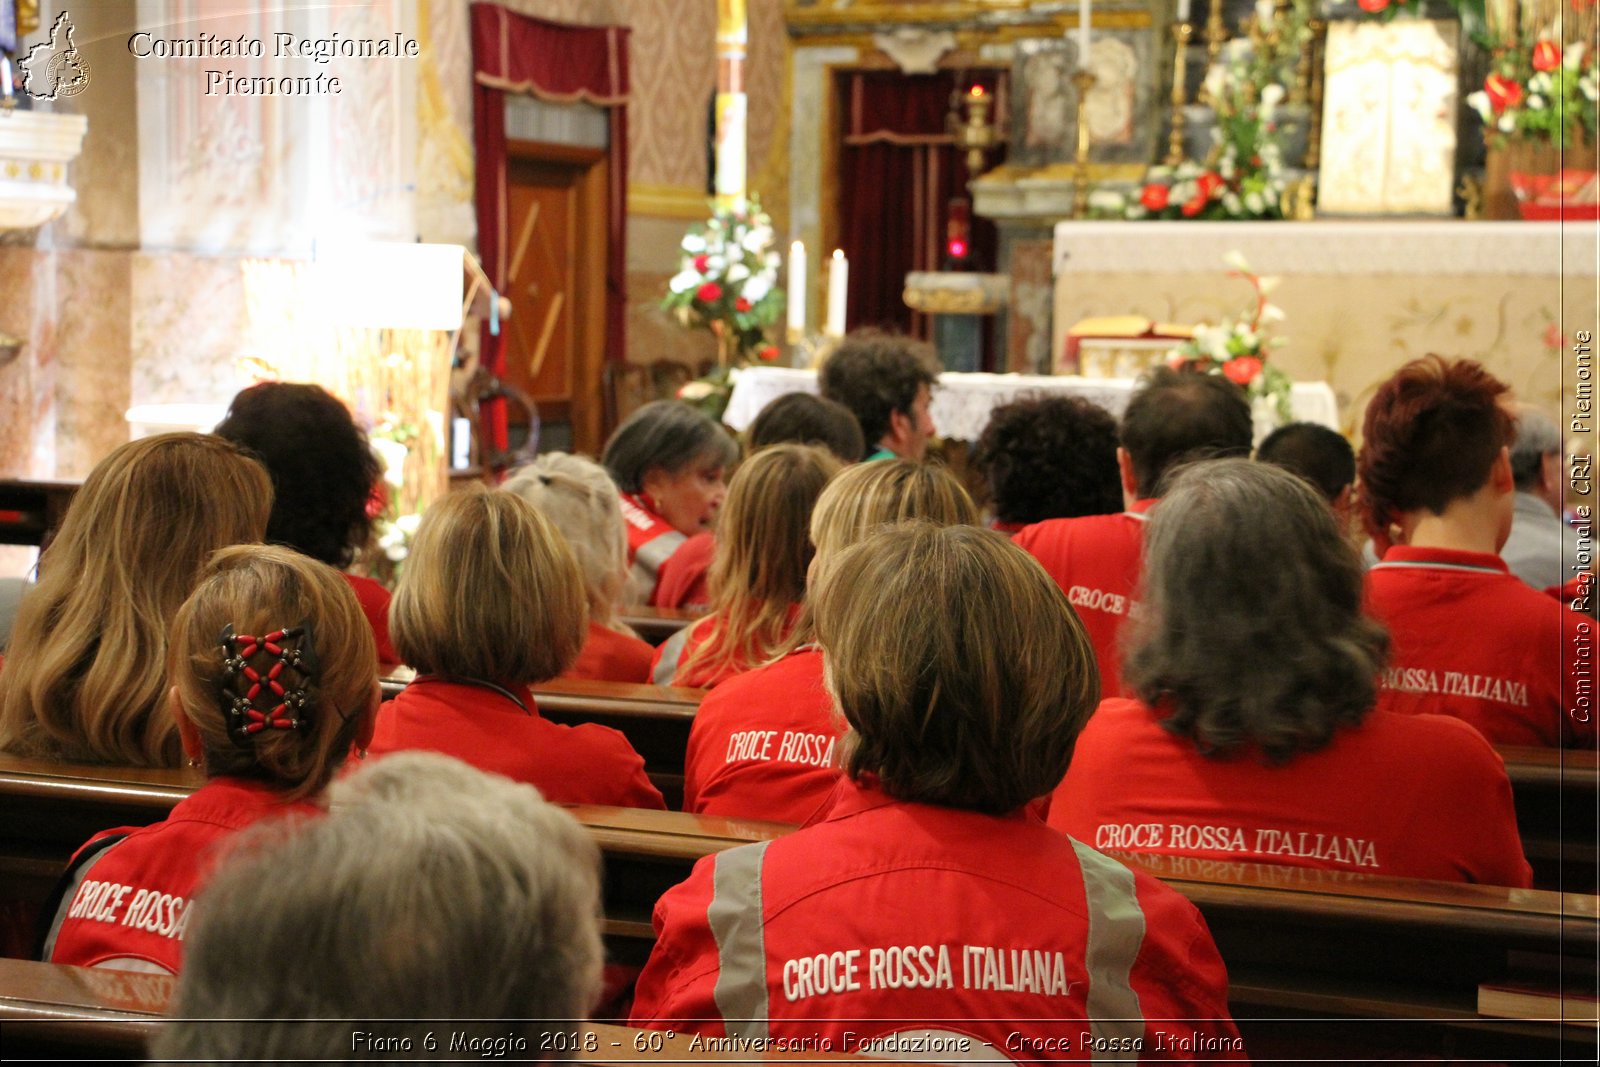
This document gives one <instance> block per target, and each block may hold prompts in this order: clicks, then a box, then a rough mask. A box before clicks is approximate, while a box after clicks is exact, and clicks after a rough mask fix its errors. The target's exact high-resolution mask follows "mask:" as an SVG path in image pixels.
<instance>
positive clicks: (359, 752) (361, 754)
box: [356, 748, 367, 759]
mask: <svg viewBox="0 0 1600 1067" xmlns="http://www.w3.org/2000/svg"><path fill="white" fill-rule="evenodd" d="M366 758H367V750H366V749H364V748H358V749H356V759H366Z"/></svg>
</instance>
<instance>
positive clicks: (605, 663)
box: [501, 452, 656, 684]
mask: <svg viewBox="0 0 1600 1067" xmlns="http://www.w3.org/2000/svg"><path fill="white" fill-rule="evenodd" d="M501 488H502V489H504V490H506V491H507V492H509V493H515V494H516V495H517V496H520V497H521V498H522V499H524V500H526V501H527V502H528V503H530V504H532V505H533V506H534V508H536V509H537V510H538V511H539V512H540V514H542V515H544V517H545V518H547V519H549V520H550V522H551V524H552V525H554V526H555V528H556V529H557V530H559V531H561V536H562V537H564V538H566V540H567V544H568V546H570V547H571V549H572V554H573V555H574V556H575V557H577V560H578V567H579V569H580V570H582V571H583V584H584V587H585V589H586V590H587V591H588V594H589V634H588V636H587V637H586V638H584V642H583V649H582V650H581V651H580V652H579V653H578V659H577V662H575V663H574V664H573V665H572V666H570V667H568V668H567V669H566V670H565V671H563V672H562V673H561V677H563V678H593V679H597V680H599V681H604V682H637V683H641V684H642V683H644V682H648V681H649V680H650V664H651V661H652V660H654V658H655V653H656V650H655V649H654V648H651V647H650V645H649V643H647V642H645V641H643V640H640V638H639V635H638V634H636V633H634V632H633V630H632V629H631V628H630V627H629V626H628V625H627V624H626V623H624V622H623V621H622V620H621V619H620V618H619V617H618V615H617V605H618V602H619V601H620V600H621V599H622V592H623V588H624V586H625V585H626V584H627V581H628V537H627V534H626V533H625V532H624V529H623V522H622V508H621V506H620V505H619V504H618V503H617V484H616V483H615V482H613V481H612V480H611V476H610V475H609V474H607V473H606V471H605V468H604V467H602V466H600V465H599V464H598V463H596V462H595V461H594V460H592V459H588V458H586V457H584V456H572V455H568V454H567V453H565V452H549V453H546V454H545V455H542V456H540V457H539V458H538V459H536V460H534V461H533V462H532V463H530V464H528V465H527V466H526V467H522V468H519V469H518V470H517V471H516V472H515V473H514V474H512V476H511V477H510V478H509V479H507V480H506V483H505V484H504V485H503V486H501Z"/></svg>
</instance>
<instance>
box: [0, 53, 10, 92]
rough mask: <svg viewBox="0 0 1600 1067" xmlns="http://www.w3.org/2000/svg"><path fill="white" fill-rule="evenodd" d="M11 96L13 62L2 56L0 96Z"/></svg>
mask: <svg viewBox="0 0 1600 1067" xmlns="http://www.w3.org/2000/svg"><path fill="white" fill-rule="evenodd" d="M10 95H11V60H9V59H7V58H6V57H5V56H0V96H10Z"/></svg>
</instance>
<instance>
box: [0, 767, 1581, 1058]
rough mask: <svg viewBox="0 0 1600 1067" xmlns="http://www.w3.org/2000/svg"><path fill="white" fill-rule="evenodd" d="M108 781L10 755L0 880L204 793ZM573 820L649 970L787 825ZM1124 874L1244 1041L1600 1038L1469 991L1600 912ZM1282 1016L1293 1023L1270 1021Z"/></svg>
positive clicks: (1564, 962) (55, 861)
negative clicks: (687, 906) (81, 822)
mask: <svg viewBox="0 0 1600 1067" xmlns="http://www.w3.org/2000/svg"><path fill="white" fill-rule="evenodd" d="M71 770H72V771H80V770H81V771H88V772H94V771H96V770H97V769H94V768H83V769H78V768H73V769H71ZM98 770H99V773H98V776H96V775H95V774H93V773H91V774H90V776H89V777H87V778H74V777H73V775H72V773H69V771H68V770H66V769H63V768H60V767H56V766H50V765H46V766H42V767H41V766H29V765H26V761H18V760H15V759H14V758H12V757H0V801H4V803H5V805H6V809H7V811H8V814H9V812H10V811H11V810H12V809H13V808H14V807H17V806H19V805H20V806H23V807H26V806H30V805H31V810H30V813H29V816H28V818H26V819H17V818H7V819H5V820H4V825H5V828H4V831H3V833H4V840H3V843H0V848H3V850H4V851H3V853H0V871H3V872H4V874H5V875H6V877H5V878H4V879H0V881H3V884H4V885H5V892H6V893H7V894H14V893H17V892H18V891H19V890H20V889H21V888H24V886H23V884H22V883H23V880H22V879H19V878H16V877H14V876H13V874H14V870H15V868H14V863H15V860H16V859H17V850H18V849H19V848H20V849H22V850H23V856H22V858H23V859H24V860H26V859H28V858H29V856H30V855H31V856H32V857H34V858H35V859H37V860H39V861H40V862H41V863H43V864H45V865H46V869H43V870H38V871H36V872H35V873H37V874H42V875H45V877H44V878H43V879H42V888H43V890H44V891H48V889H49V888H50V886H51V885H52V884H53V882H54V878H55V877H56V876H57V875H58V874H59V872H60V870H61V869H63V868H64V865H65V863H66V859H67V857H68V855H69V854H70V852H71V851H72V849H74V848H75V847H76V846H77V845H78V844H79V843H80V842H81V841H82V840H83V839H84V837H86V836H88V835H87V834H79V833H77V832H76V830H74V831H73V832H72V833H71V834H70V835H68V836H67V837H66V838H64V839H62V838H61V837H60V835H59V830H57V831H55V832H56V833H57V840H56V841H55V842H54V844H53V846H52V845H51V842H50V840H49V839H50V835H51V833H52V827H54V826H58V825H59V824H57V823H55V822H54V821H53V812H54V810H55V809H54V808H53V807H52V801H55V802H56V804H57V805H58V806H59V810H60V811H61V812H63V813H64V815H65V817H66V821H68V822H70V818H71V812H72V811H73V810H74V809H75V808H78V807H81V806H83V805H85V804H87V803H89V802H90V798H92V797H94V796H102V797H104V798H105V799H106V801H107V803H108V805H113V804H114V805H121V813H120V816H119V817H121V818H122V819H123V821H136V820H134V819H132V818H130V817H131V816H136V815H140V814H141V813H142V815H143V816H144V817H145V819H146V821H148V820H151V819H156V818H160V817H161V816H162V815H163V814H164V812H165V809H167V808H170V805H171V804H172V803H174V802H175V801H176V799H177V798H178V797H180V796H182V795H183V794H184V793H186V792H187V791H188V790H190V789H192V788H193V787H194V785H195V784H197V783H196V780H195V779H193V778H192V776H187V775H185V774H184V773H183V772H162V771H139V772H131V773H130V772H127V771H121V772H119V771H115V770H105V769H98ZM572 811H573V813H574V815H575V816H576V817H577V818H578V819H579V820H580V821H581V822H582V823H583V824H584V825H585V826H586V827H587V828H588V829H589V831H590V832H591V833H592V834H594V836H595V839H596V840H597V842H598V843H599V844H600V846H601V849H602V851H603V854H604V857H605V864H606V870H605V888H606V926H605V931H606V936H607V941H608V945H609V946H610V950H611V954H612V956H613V958H615V959H617V960H618V961H620V962H631V963H640V962H642V961H643V960H644V958H645V957H646V956H647V955H648V952H649V950H650V946H651V944H652V943H653V936H654V935H653V930H652V928H651V926H650V922H649V917H650V912H651V910H652V909H653V907H654V904H655V901H656V899H657V898H658V897H659V895H660V893H661V892H662V891H663V890H665V889H666V888H668V887H670V886H671V885H674V884H676V883H677V882H678V881H681V880H682V878H683V877H685V876H686V875H687V874H688V871H689V869H690V868H691V867H692V866H693V864H694V862H695V861H696V860H698V859H699V858H701V857H703V856H707V855H711V854H713V853H715V852H717V851H719V850H721V849H723V848H728V847H734V846H737V845H741V844H747V843H750V842H753V841H762V840H769V839H771V838H773V837H775V836H778V835H781V834H783V833H785V832H787V831H788V830H789V828H788V827H786V826H783V825H781V824H773V823H760V822H752V821H746V820H732V819H722V818H713V817H706V816H694V815H686V814H683V813H677V812H650V811H637V810H633V809H625V808H600V807H589V806H577V807H574V808H573V809H572ZM78 817H80V818H81V815H80V816H78ZM113 821H115V820H113ZM101 822H102V824H104V823H105V820H101ZM19 824H26V825H19ZM30 848H31V849H32V851H31V852H29V851H28V849H30ZM1124 859H1127V857H1124ZM1132 862H1134V863H1136V864H1137V865H1139V866H1141V867H1145V868H1146V869H1148V870H1150V872H1151V873H1153V874H1155V875H1156V876H1158V877H1161V878H1163V879H1164V880H1165V881H1166V882H1167V883H1168V884H1169V885H1171V886H1172V887H1173V888H1175V889H1177V890H1178V891H1179V892H1181V893H1183V894H1184V895H1185V896H1187V897H1188V898H1189V899H1190V900H1192V901H1193V902H1194V903H1195V905H1196V906H1197V907H1199V908H1200V910H1201V912H1202V914H1203V915H1204V916H1205V918H1206V921H1207V923H1208V924H1209V925H1210V927H1211V931H1212V934H1213V936H1214V937H1215V938H1216V941H1217V944H1218V947H1219V949H1220V950H1221V952H1222V955H1223V958H1224V960H1225V961H1226V962H1227V964H1228V967H1229V971H1230V975H1231V978H1232V1007H1233V1010H1234V1012H1235V1014H1236V1015H1237V1016H1238V1017H1239V1018H1240V1019H1241V1020H1260V1021H1259V1022H1249V1023H1248V1025H1246V1030H1247V1038H1248V1039H1249V1040H1250V1041H1252V1042H1261V1043H1264V1044H1270V1043H1271V1042H1273V1041H1277V1042H1279V1043H1280V1044H1282V1046H1283V1047H1286V1048H1290V1049H1293V1048H1297V1047H1300V1046H1301V1045H1303V1044H1304V1043H1305V1042H1306V1041H1307V1040H1309V1039H1310V1037H1309V1035H1310V1034H1312V1033H1313V1031H1314V1032H1315V1033H1316V1034H1323V1033H1324V1032H1326V1038H1325V1039H1326V1041H1328V1042H1331V1043H1333V1044H1332V1045H1330V1046H1329V1047H1333V1046H1334V1045H1338V1044H1339V1043H1341V1042H1342V1043H1344V1045H1345V1046H1346V1047H1347V1046H1348V1045H1349V1043H1350V1042H1352V1041H1355V1042H1365V1043H1366V1044H1365V1045H1364V1046H1363V1047H1367V1046H1371V1047H1374V1048H1380V1049H1381V1050H1385V1051H1388V1052H1393V1051H1394V1050H1396V1049H1402V1050H1404V1051H1406V1052H1407V1053H1414V1054H1416V1055H1439V1054H1445V1053H1448V1054H1451V1055H1468V1054H1469V1053H1468V1050H1470V1056H1471V1058H1479V1057H1482V1056H1487V1057H1490V1058H1526V1057H1527V1056H1528V1055H1529V1054H1530V1053H1531V1054H1532V1055H1535V1056H1553V1055H1555V1054H1557V1053H1567V1054H1572V1051H1573V1049H1574V1048H1576V1049H1577V1051H1578V1053H1583V1052H1584V1051H1585V1050H1592V1048H1593V1043H1594V1030H1593V1029H1585V1028H1583V1027H1581V1026H1575V1025H1573V1024H1570V1023H1569V1024H1562V1023H1560V1022H1551V1021H1502V1020H1487V1019H1483V1018H1480V1017H1479V1016H1478V1015H1477V1013H1476V1003H1477V1002H1476V993H1477V986H1478V984H1479V983H1481V982H1498V981H1504V980H1507V979H1508V978H1516V977H1519V976H1520V972H1521V970H1522V969H1523V968H1525V967H1534V968H1535V969H1542V968H1556V967H1564V966H1569V965H1570V964H1571V961H1572V960H1574V959H1577V960H1580V961H1581V960H1588V961H1591V962H1590V963H1589V968H1590V969H1589V972H1588V973H1589V974H1591V975H1592V974H1593V969H1592V960H1593V959H1594V957H1595V955H1596V954H1597V953H1600V899H1597V898H1595V897H1592V896H1580V895H1577V894H1571V893H1568V894H1557V893H1551V892H1545V891H1539V890H1516V889H1504V888H1498V887H1493V886H1476V885H1465V884H1453V883H1432V882H1413V881H1406V880H1399V879H1387V878H1376V877H1372V876H1364V875H1356V874H1347V873H1343V872H1319V871H1312V870H1303V869H1297V868H1282V867H1268V866H1260V865H1253V864H1230V863H1221V862H1212V861H1196V860H1182V859H1172V860H1165V861H1159V860H1152V859H1151V858H1148V857H1142V858H1138V859H1137V860H1133V861H1132ZM40 898H41V899H42V894H41V896H40ZM1285 1018H1287V1019H1292V1020H1295V1021H1294V1022H1292V1023H1281V1024H1280V1023H1275V1022H1272V1021H1271V1020H1275V1019H1285ZM1352 1019H1354V1020H1368V1021H1369V1022H1368V1023H1367V1024H1360V1025H1358V1024H1356V1023H1351V1022H1349V1020H1352ZM1305 1020H1322V1021H1321V1022H1306V1021H1305ZM1372 1020H1382V1021H1383V1022H1384V1025H1382V1026H1377V1025H1376V1024H1373V1023H1371V1021H1372ZM1308 1028H1313V1029H1308ZM1315 1028H1320V1029H1315Z"/></svg>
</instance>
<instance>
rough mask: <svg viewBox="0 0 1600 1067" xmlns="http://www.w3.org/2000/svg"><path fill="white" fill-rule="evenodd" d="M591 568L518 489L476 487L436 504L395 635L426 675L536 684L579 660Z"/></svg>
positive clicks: (413, 560)
mask: <svg viewBox="0 0 1600 1067" xmlns="http://www.w3.org/2000/svg"><path fill="white" fill-rule="evenodd" d="M584 600H585V598H584V590H583V572H582V571H581V570H579V569H578V561H577V560H576V559H574V558H573V555H572V550H571V549H570V548H568V547H567V542H566V540H565V538H563V537H562V536H561V534H560V532H559V531H557V530H556V528H555V526H554V525H552V524H551V522H550V520H549V519H546V518H545V517H544V516H543V515H541V514H539V512H538V511H536V510H534V507H533V505H532V504H529V503H528V502H527V501H526V500H523V499H522V498H521V497H519V496H515V495H513V494H511V493H497V492H490V491H488V490H486V489H482V488H478V487H474V488H473V489H469V490H464V491H462V492H459V493H451V494H450V495H449V496H446V497H445V498H444V499H443V500H440V501H439V502H438V503H436V504H434V505H433V506H432V507H430V508H429V509H428V511H427V513H426V514H425V515H423V517H422V523H421V525H420V526H418V527H417V535H416V539H415V540H414V541H413V542H412V547H411V556H410V558H409V559H408V560H407V562H406V569H405V573H404V574H402V575H401V577H400V586H399V588H398V589H396V590H395V594H394V600H393V602H391V603H390V605H389V631H390V634H391V635H392V636H393V638H394V647H395V649H396V650H397V651H398V652H399V653H400V655H401V657H402V658H403V659H404V660H405V662H406V663H408V664H410V665H411V666H413V667H415V668H416V669H417V670H418V671H419V672H421V673H423V674H440V675H445V676H447V677H455V678H478V679H482V680H484V681H490V682H497V683H500V684H503V685H527V684H531V683H533V682H542V681H545V680H546V679H549V678H554V677H555V676H556V675H558V674H560V673H561V672H562V671H564V670H566V669H567V668H568V667H570V666H571V665H572V663H573V661H574V660H576V659H577V658H578V652H579V650H580V649H581V648H582V647H583V641H584V638H585V637H586V636H587V631H588V626H589V619H588V612H587V610H586V608H585V604H584Z"/></svg>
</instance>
